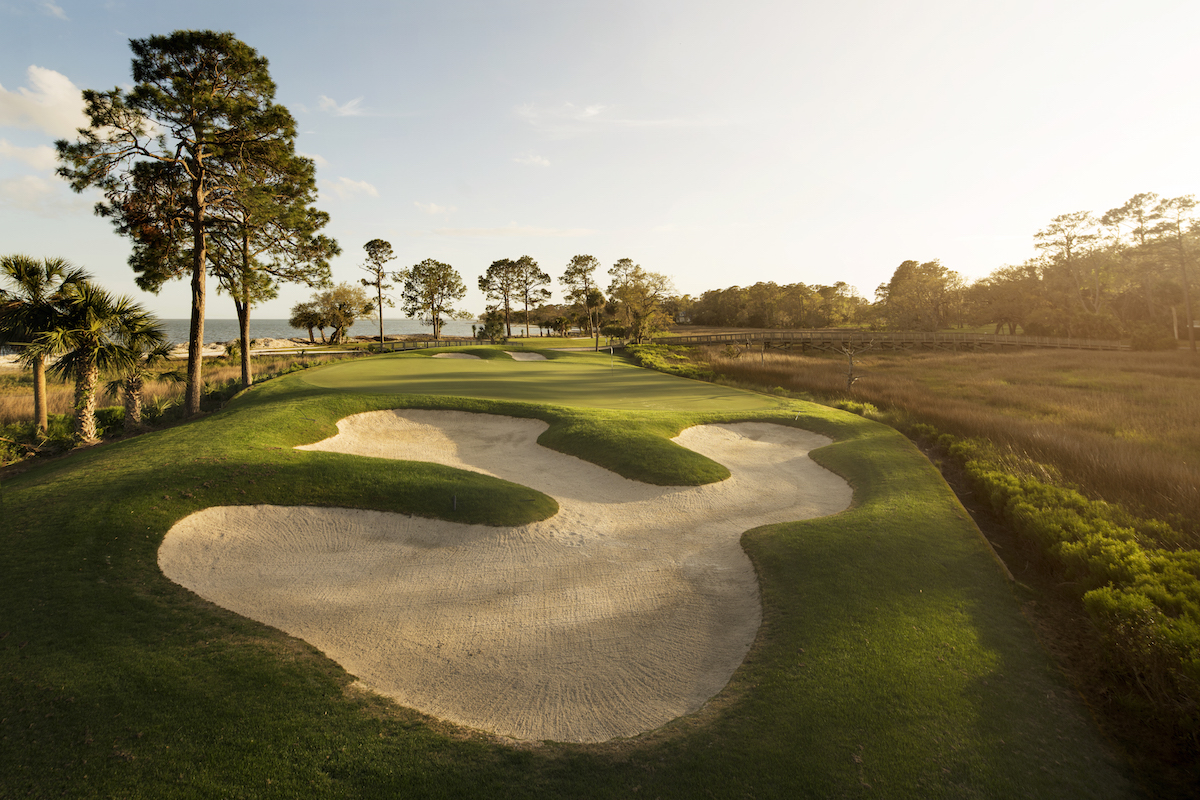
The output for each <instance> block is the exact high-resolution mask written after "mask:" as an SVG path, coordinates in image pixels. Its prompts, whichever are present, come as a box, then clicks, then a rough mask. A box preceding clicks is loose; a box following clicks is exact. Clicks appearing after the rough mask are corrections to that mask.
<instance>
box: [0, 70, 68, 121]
mask: <svg viewBox="0 0 1200 800" xmlns="http://www.w3.org/2000/svg"><path fill="white" fill-rule="evenodd" d="M25 74H26V77H27V80H28V82H29V87H32V88H28V87H22V88H20V89H18V90H17V91H15V92H10V91H8V90H7V89H5V88H4V87H3V86H0V127H12V128H26V129H33V130H40V131H43V132H45V133H48V134H50V135H51V136H61V137H63V138H69V137H71V136H72V135H73V134H74V133H75V130H76V129H77V128H82V127H84V126H86V125H87V117H85V116H84V114H83V95H82V92H81V91H80V89H79V87H78V86H76V85H75V84H73V83H71V81H70V80H69V79H68V78H67V76H66V75H63V74H61V73H58V72H55V71H54V70H52V69H45V68H44V67H39V66H36V65H35V66H31V67H30V68H29V69H28V70H26V73H25Z"/></svg>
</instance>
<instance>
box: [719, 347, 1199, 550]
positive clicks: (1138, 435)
mask: <svg viewBox="0 0 1200 800" xmlns="http://www.w3.org/2000/svg"><path fill="white" fill-rule="evenodd" d="M699 357H700V358H701V359H702V360H703V361H705V362H706V363H707V364H708V365H709V366H710V367H711V368H712V369H713V370H714V371H716V372H718V373H720V374H722V375H724V376H726V377H727V378H729V379H732V380H734V381H739V382H744V383H748V384H753V385H756V386H760V387H766V388H773V387H776V386H779V387H782V388H784V389H789V390H792V391H799V392H811V393H815V394H818V395H822V396H825V397H846V398H852V399H854V400H856V401H860V402H868V403H871V404H872V405H875V406H877V407H879V408H881V409H889V410H895V411H899V412H902V413H903V414H905V415H907V416H909V417H911V418H912V419H913V420H914V421H919V422H925V423H927V424H930V425H933V426H935V427H937V428H938V429H940V430H942V431H944V432H948V433H954V434H957V435H959V436H971V437H980V438H984V439H987V440H989V441H991V442H993V443H994V444H996V445H998V446H1000V447H1001V448H1003V449H1004V450H1006V451H1007V452H1008V453H1009V454H1010V455H1011V456H1012V457H1013V460H1014V462H1016V461H1025V462H1028V461H1029V460H1032V461H1034V462H1038V463H1040V464H1043V465H1046V466H1048V467H1050V468H1051V472H1054V471H1057V473H1058V474H1060V475H1061V477H1062V478H1063V479H1064V480H1065V481H1066V482H1068V483H1071V484H1074V485H1076V486H1078V487H1079V488H1080V489H1081V490H1082V491H1083V492H1085V493H1086V494H1089V495H1092V496H1094V497H1098V498H1101V499H1104V500H1108V501H1110V502H1119V503H1122V504H1125V505H1128V506H1131V507H1133V508H1135V509H1138V510H1140V511H1142V512H1144V513H1150V514H1153V515H1155V516H1169V515H1173V514H1178V515H1180V516H1182V517H1184V518H1185V519H1186V520H1187V521H1188V522H1189V523H1190V524H1189V525H1188V527H1191V528H1192V529H1196V528H1200V367H1197V366H1196V365H1195V364H1194V362H1193V361H1192V360H1191V358H1190V355H1189V354H1188V353H1185V352H1170V353H1141V352H1117V353H1114V352H1090V351H1069V350H1036V351H1024V352H1017V353H875V354H872V353H870V352H867V353H863V354H861V355H858V356H856V357H855V372H856V374H861V375H862V378H861V379H860V380H859V381H858V382H857V383H856V384H855V385H854V388H853V390H852V391H850V392H847V390H846V360H845V359H844V358H841V357H839V358H836V359H835V358H829V357H811V356H808V357H806V356H798V355H790V354H783V353H778V352H776V353H766V354H765V355H760V354H758V353H745V354H743V355H741V356H740V357H739V358H732V359H731V358H727V357H725V356H723V355H722V353H721V350H720V349H719V348H716V347H713V348H705V349H703V350H702V351H700V355H699Z"/></svg>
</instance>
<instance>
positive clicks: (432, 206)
mask: <svg viewBox="0 0 1200 800" xmlns="http://www.w3.org/2000/svg"><path fill="white" fill-rule="evenodd" d="M413 205H414V206H416V207H417V208H419V209H421V210H422V211H424V212H425V213H426V214H447V213H449V212H451V211H458V209H457V208H455V207H454V206H439V205H438V204H437V203H419V202H417V201H415V200H414V201H413Z"/></svg>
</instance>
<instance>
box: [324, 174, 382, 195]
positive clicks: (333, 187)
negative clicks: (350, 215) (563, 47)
mask: <svg viewBox="0 0 1200 800" xmlns="http://www.w3.org/2000/svg"><path fill="white" fill-rule="evenodd" d="M321 185H322V186H324V187H325V189H326V190H327V191H328V192H329V193H330V194H332V195H334V196H336V197H337V198H338V199H339V200H349V199H351V198H352V197H357V196H359V195H364V194H365V195H367V196H369V197H379V190H378V189H376V188H375V187H374V186H372V185H371V184H369V183H367V182H366V181H354V180H350V179H349V178H338V179H337V180H336V181H321Z"/></svg>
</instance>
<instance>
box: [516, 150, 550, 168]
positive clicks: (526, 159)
mask: <svg viewBox="0 0 1200 800" xmlns="http://www.w3.org/2000/svg"><path fill="white" fill-rule="evenodd" d="M513 161H515V162H517V163H518V164H525V165H526V166H530V167H548V166H550V159H548V158H542V157H541V156H537V155H534V154H533V153H528V154H526V155H523V156H517V157H516V158H514V159H513Z"/></svg>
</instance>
